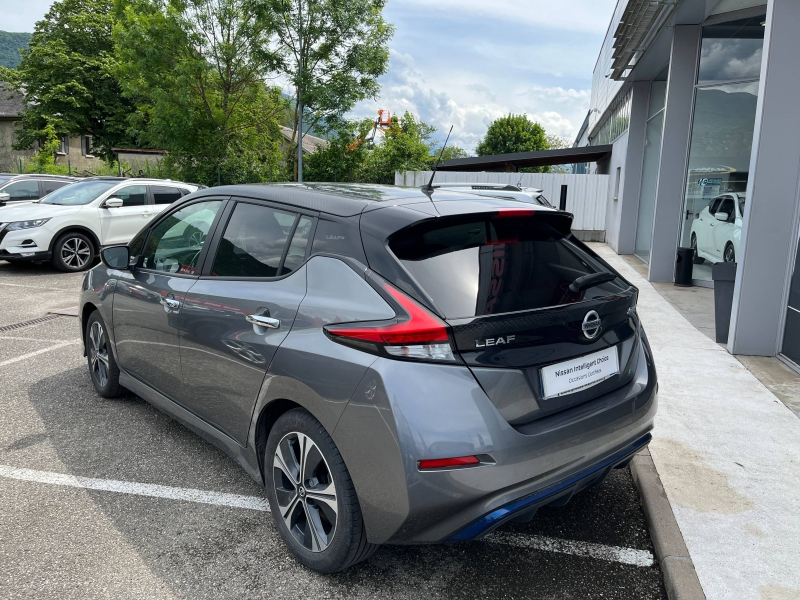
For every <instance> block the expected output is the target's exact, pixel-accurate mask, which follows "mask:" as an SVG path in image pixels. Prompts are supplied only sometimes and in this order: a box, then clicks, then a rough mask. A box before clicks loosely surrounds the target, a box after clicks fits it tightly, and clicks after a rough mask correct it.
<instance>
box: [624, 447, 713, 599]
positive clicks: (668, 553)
mask: <svg viewBox="0 0 800 600" xmlns="http://www.w3.org/2000/svg"><path fill="white" fill-rule="evenodd" d="M631 474H632V475H633V481H634V482H635V483H636V487H637V488H638V490H639V494H640V495H641V497H642V506H643V507H644V514H645V518H646V519H647V526H648V528H649V529H650V538H651V539H652V540H653V546H654V547H655V551H656V558H657V559H658V563H659V566H660V567H661V573H662V574H663V576H664V587H665V588H666V590H667V597H668V598H669V600H705V598H706V595H705V593H704V592H703V588H702V586H701V585H700V580H699V579H698V578H697V573H696V572H695V570H694V563H692V558H691V557H690V556H689V550H688V549H687V548H686V543H685V542H684V541H683V535H682V534H681V530H680V528H679V527H678V522H677V521H676V520H675V515H674V514H673V512H672V507H671V506H670V504H669V500H668V499H667V494H666V492H665V491H664V486H663V485H661V478H660V477H659V476H658V471H656V466H655V464H654V463H653V458H652V457H651V456H650V451H649V450H648V449H647V448H645V449H644V450H642V451H641V452H639V453H638V454H637V455H636V456H634V457H633V460H632V461H631Z"/></svg>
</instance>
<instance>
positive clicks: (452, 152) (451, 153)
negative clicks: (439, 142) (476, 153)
mask: <svg viewBox="0 0 800 600" xmlns="http://www.w3.org/2000/svg"><path fill="white" fill-rule="evenodd" d="M440 154H441V156H442V159H441V160H442V162H444V161H446V160H453V159H454V158H467V157H468V156H469V154H467V151H466V150H464V149H463V148H460V147H458V146H453V145H451V144H448V145H447V147H446V148H445V149H444V153H442V148H441V147H439V148H435V149H434V150H433V152H432V158H433V163H432V164H436V160H437V159H438V158H439V155H440Z"/></svg>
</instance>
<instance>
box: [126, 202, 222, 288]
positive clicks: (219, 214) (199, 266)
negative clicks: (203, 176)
mask: <svg viewBox="0 0 800 600" xmlns="http://www.w3.org/2000/svg"><path fill="white" fill-rule="evenodd" d="M218 201H221V202H222V206H221V207H220V210H219V211H218V212H217V214H216V216H215V217H214V221H213V222H212V223H211V227H210V228H209V230H208V233H209V235H207V236H206V241H207V242H208V243H207V244H206V245H205V246H203V249H202V250H201V251H200V256H199V257H198V259H197V268H196V269H195V275H189V274H188V273H166V272H165V271H157V270H155V269H145V268H144V267H143V266H142V260H143V259H144V250H143V251H142V252H141V253H140V254H139V257H138V259H137V260H136V267H135V268H136V270H137V271H141V272H142V273H154V274H156V275H168V276H169V277H180V278H182V279H199V278H200V275H198V274H197V273H202V272H203V269H204V268H205V263H206V258H207V257H208V251H209V249H210V248H211V245H212V244H213V242H214V236H215V235H216V232H217V228H218V227H219V222H220V218H221V217H222V215H223V214H224V213H225V211H226V210H227V208H228V206H229V205H231V204H234V203H233V202H231V198H230V196H203V197H202V198H193V199H192V200H190V201H189V202H181V203H180V205H179V206H175V205H174V204H173V205H171V207H172V210H165V211H163V212H162V213H161V214H160V215H158V218H157V219H154V220H153V221H152V222H151V223H150V225H149V228H148V230H147V236H146V237H145V239H144V246H143V248H147V244H148V243H149V242H150V236H151V235H152V234H153V229H155V228H156V227H158V225H159V224H160V223H161V222H163V221H164V220H165V219H168V218H169V217H170V216H172V215H174V214H175V213H176V212H178V211H179V210H182V209H184V208H186V207H187V206H191V205H192V204H197V203H199V202H218ZM133 239H136V236H133ZM209 240H210V241H209ZM131 241H133V240H131ZM128 244H130V242H128Z"/></svg>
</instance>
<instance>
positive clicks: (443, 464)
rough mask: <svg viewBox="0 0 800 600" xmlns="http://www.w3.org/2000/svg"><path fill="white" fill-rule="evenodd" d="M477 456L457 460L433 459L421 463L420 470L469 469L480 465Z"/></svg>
mask: <svg viewBox="0 0 800 600" xmlns="http://www.w3.org/2000/svg"><path fill="white" fill-rule="evenodd" d="M480 462H481V461H480V459H478V457H477V456H459V457H457V458H433V459H429V460H421V461H419V470H420V471H426V470H429V469H446V468H448V467H467V466H470V465H478V464H480Z"/></svg>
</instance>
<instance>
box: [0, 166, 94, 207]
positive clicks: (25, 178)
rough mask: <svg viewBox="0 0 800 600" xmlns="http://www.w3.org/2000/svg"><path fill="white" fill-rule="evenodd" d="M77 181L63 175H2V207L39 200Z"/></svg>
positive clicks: (0, 193)
mask: <svg viewBox="0 0 800 600" xmlns="http://www.w3.org/2000/svg"><path fill="white" fill-rule="evenodd" d="M76 181H78V180H77V178H75V177H67V176H63V175H47V174H31V175H14V174H12V173H0V206H9V205H13V204H16V203H18V202H31V201H33V200H38V199H39V198H43V197H44V196H46V195H47V194H49V193H50V192H54V191H55V190H57V189H58V188H60V187H64V186H65V185H69V184H70V183H75V182H76Z"/></svg>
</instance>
